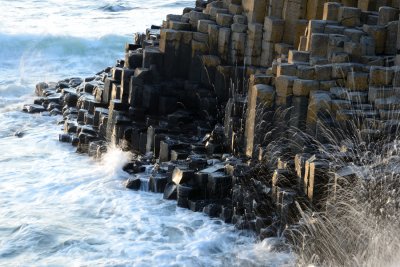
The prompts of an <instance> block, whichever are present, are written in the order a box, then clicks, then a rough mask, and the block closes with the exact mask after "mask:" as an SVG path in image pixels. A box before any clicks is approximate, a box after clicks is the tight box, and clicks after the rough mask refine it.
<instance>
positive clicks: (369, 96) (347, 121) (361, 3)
mask: <svg viewBox="0 0 400 267" xmlns="http://www.w3.org/2000/svg"><path fill="white" fill-rule="evenodd" d="M399 8H400V1H395V0H393V1H389V0H382V1H379V0H375V1H372V0H370V1H369V0H358V1H357V0H343V1H332V2H327V1H325V0H223V1H201V0H198V1H196V7H195V8H185V9H184V10H183V13H182V14H181V15H167V16H166V19H165V21H163V23H162V26H160V27H158V26H153V27H151V28H150V29H147V30H146V33H145V34H136V36H135V38H134V41H133V42H132V43H130V44H126V46H125V58H124V59H123V60H118V61H117V63H116V65H115V66H113V67H109V68H106V69H105V70H103V71H101V72H99V73H97V74H96V75H94V76H93V77H88V78H84V79H81V78H70V79H65V80H63V81H59V82H57V83H39V84H38V85H37V86H36V93H37V95H38V96H39V98H38V99H37V100H36V101H35V104H33V105H26V106H25V107H24V110H25V111H27V112H46V110H47V111H48V112H50V114H52V115H57V114H62V116H63V121H62V124H63V130H64V134H61V135H60V141H62V142H69V143H72V145H74V146H76V147H77V150H78V151H79V152H82V153H88V154H89V155H90V156H94V157H100V156H101V154H102V153H104V152H105V151H106V150H107V147H108V145H109V144H115V145H117V146H119V147H121V148H122V149H123V150H126V151H132V152H134V154H135V155H137V156H135V158H134V159H132V162H131V163H130V164H128V165H127V166H126V167H125V170H126V171H127V172H129V173H130V174H131V175H132V178H131V179H129V180H128V181H127V187H128V188H131V189H142V190H149V191H153V192H159V193H163V194H164V197H165V198H166V199H177V204H178V206H180V207H184V208H190V209H191V210H193V211H204V212H205V213H207V214H208V215H210V216H212V217H220V218H222V219H223V220H224V221H226V222H233V223H235V224H236V225H237V226H238V227H239V228H246V229H253V230H255V231H257V233H259V234H260V236H261V237H267V236H273V235H276V234H278V233H279V232H280V230H281V229H283V228H284V227H285V226H286V225H287V224H290V223H294V222H296V218H297V216H298V214H297V208H296V206H295V203H298V204H299V205H298V206H307V207H312V208H313V209H316V210H318V209H322V207H323V206H324V199H325V198H326V192H328V191H329V192H332V190H329V187H330V188H332V187H333V188H336V186H338V183H339V181H341V180H342V179H345V180H346V179H347V180H351V179H352V177H354V176H355V175H358V173H359V172H358V170H355V169H354V168H349V167H348V166H345V167H344V166H339V165H337V164H333V162H332V159H330V158H329V157H328V156H327V155H326V154H324V153H320V151H319V150H318V149H317V146H316V144H319V145H326V146H329V145H330V146H332V145H333V144H332V142H331V141H332V140H329V138H327V135H326V134H325V133H326V132H327V131H329V133H332V132H333V130H334V129H341V130H343V131H348V132H352V131H353V132H357V133H358V134H359V135H360V136H361V138H365V140H376V139H379V138H382V136H383V137H385V138H387V140H388V142H389V141H390V140H391V138H392V137H393V138H394V137H395V136H394V135H395V133H396V132H397V126H398V124H399V116H400V98H399V97H400V91H399V87H400V67H399V66H398V65H400V56H397V52H398V51H400V38H399V37H398V36H399V33H400V31H399ZM99 56H101V55H99ZM335 145H336V146H338V147H340V149H338V151H337V152H338V153H336V154H335V158H336V159H340V160H341V162H349V165H350V163H351V162H354V161H355V159H354V158H352V156H351V149H352V147H350V146H349V145H348V144H347V145H346V144H340V143H339V144H337V143H335Z"/></svg>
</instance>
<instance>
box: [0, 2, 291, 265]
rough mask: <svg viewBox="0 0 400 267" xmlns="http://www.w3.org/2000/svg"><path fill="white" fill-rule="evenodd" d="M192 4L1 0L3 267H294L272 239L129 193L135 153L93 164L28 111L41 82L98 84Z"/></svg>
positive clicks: (50, 123)
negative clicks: (138, 35) (128, 49)
mask: <svg viewBox="0 0 400 267" xmlns="http://www.w3.org/2000/svg"><path fill="white" fill-rule="evenodd" d="M193 2H194V1H172V0H147V1H134V0H132V1H110V0H98V1H93V0H79V1H78V0H74V1H65V2H64V1H60V0H52V1H35V0H29V1H28V0H21V1H8V0H0V6H1V9H2V17H1V18H0V266H292V265H293V259H292V256H291V255H288V254H282V253H278V252H273V251H272V250H271V248H270V244H271V243H273V241H274V240H267V241H265V242H263V243H257V242H256V240H255V238H254V237H253V236H252V235H251V234H250V233H245V232H240V231H235V230H234V229H233V227H232V226H231V225H227V224H224V223H222V222H221V221H219V220H211V219H209V218H208V217H206V216H205V215H203V214H201V213H193V212H191V211H189V210H185V209H180V208H177V207H176V203H175V202H173V201H164V200H163V199H162V196H161V195H160V194H151V193H144V192H134V191H129V190H126V189H125V188H124V186H123V182H124V180H125V179H126V178H127V175H126V173H124V172H122V171H121V166H122V164H123V163H124V161H125V160H126V159H127V157H128V155H126V154H124V153H122V152H121V151H119V150H116V149H113V150H111V151H110V152H109V153H108V154H107V155H106V157H105V158H104V160H103V161H102V162H94V161H92V160H91V159H90V158H88V157H86V156H81V155H78V154H76V153H75V152H74V149H73V148H72V147H70V146H68V145H65V144H61V143H59V142H58V141H57V136H58V133H59V132H60V126H58V125H56V121H57V118H54V117H42V116H40V115H28V114H24V113H21V112H20V111H19V110H20V108H21V105H22V103H26V102H31V101H32V98H33V91H34V84H35V83H36V82H38V81H57V80H58V79H62V78H65V77H70V76H80V77H85V76H90V75H93V74H94V73H96V72H98V71H100V70H101V69H103V68H105V67H106V66H110V65H112V64H114V62H115V60H116V59H117V58H121V57H122V56H123V47H124V43H125V42H127V41H129V40H130V39H131V38H132V33H134V32H136V31H141V30H144V29H145V27H146V26H149V25H151V24H152V23H153V24H159V23H160V22H161V20H162V19H163V18H164V16H165V15H166V14H168V13H180V12H181V10H182V7H184V6H190V5H192V4H193ZM16 131H22V132H24V133H25V135H24V136H23V137H22V138H17V137H16V136H14V133H15V132H16Z"/></svg>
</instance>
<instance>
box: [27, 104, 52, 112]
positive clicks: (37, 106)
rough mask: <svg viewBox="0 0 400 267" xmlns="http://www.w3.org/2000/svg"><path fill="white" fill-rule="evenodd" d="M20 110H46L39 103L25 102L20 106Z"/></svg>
mask: <svg viewBox="0 0 400 267" xmlns="http://www.w3.org/2000/svg"><path fill="white" fill-rule="evenodd" d="M22 111H24V112H28V113H40V112H44V111H46V109H45V108H44V107H43V106H41V105H36V104H26V105H24V107H23V108H22Z"/></svg>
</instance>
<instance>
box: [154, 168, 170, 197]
mask: <svg viewBox="0 0 400 267" xmlns="http://www.w3.org/2000/svg"><path fill="white" fill-rule="evenodd" d="M168 180H169V179H168V175H165V174H160V173H159V174H156V175H152V176H150V180H149V189H150V191H151V192H155V193H163V192H164V191H165V187H166V186H167V183H168Z"/></svg>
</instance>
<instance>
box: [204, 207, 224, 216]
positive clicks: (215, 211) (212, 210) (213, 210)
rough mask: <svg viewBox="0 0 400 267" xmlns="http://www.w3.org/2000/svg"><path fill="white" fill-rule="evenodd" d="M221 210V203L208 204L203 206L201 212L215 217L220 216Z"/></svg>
mask: <svg viewBox="0 0 400 267" xmlns="http://www.w3.org/2000/svg"><path fill="white" fill-rule="evenodd" d="M221 211H222V208H221V205H218V204H209V205H207V206H205V207H204V209H203V212H204V213H205V214H207V215H208V216H210V217H212V218H217V217H219V216H220V214H221Z"/></svg>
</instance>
